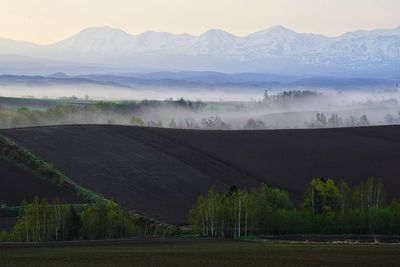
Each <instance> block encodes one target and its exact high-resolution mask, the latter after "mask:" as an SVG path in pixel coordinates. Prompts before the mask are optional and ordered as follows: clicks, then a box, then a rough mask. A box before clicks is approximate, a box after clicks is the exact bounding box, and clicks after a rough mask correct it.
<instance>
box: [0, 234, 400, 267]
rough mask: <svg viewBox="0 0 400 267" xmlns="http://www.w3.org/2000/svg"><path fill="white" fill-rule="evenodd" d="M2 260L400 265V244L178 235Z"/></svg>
mask: <svg viewBox="0 0 400 267" xmlns="http://www.w3.org/2000/svg"><path fill="white" fill-rule="evenodd" d="M0 266H185V267H186V266H400V245H390V244H385V245H383V244H379V245H340V244H264V243H256V242H239V241H236V242H235V241H198V240H187V241H176V240H173V241H150V242H135V243H121V244H108V245H107V244H95V245H94V244H92V245H87V244H85V245H73V246H71V245H67V246H65V245H64V246H61V245H56V246H52V245H50V244H49V245H47V246H43V245H40V246H39V247H37V246H33V247H32V246H30V247H27V246H25V247H15V246H3V247H1V248H0Z"/></svg>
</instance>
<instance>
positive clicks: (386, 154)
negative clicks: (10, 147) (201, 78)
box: [0, 125, 400, 224]
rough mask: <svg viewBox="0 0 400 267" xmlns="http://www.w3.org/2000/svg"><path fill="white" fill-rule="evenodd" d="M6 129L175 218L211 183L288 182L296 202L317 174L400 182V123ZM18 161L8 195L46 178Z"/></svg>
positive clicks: (121, 199) (5, 185)
mask: <svg viewBox="0 0 400 267" xmlns="http://www.w3.org/2000/svg"><path fill="white" fill-rule="evenodd" d="M0 134H4V135H6V136H8V137H9V138H11V139H12V140H14V141H15V142H16V143H17V144H19V145H20V146H22V147H25V148H26V149H28V150H30V151H31V152H32V153H34V154H35V155H37V156H39V157H41V158H43V159H45V160H46V161H48V162H50V163H51V164H53V165H54V166H55V167H56V168H58V169H59V170H61V171H62V172H64V173H65V174H66V175H67V176H68V177H69V178H71V179H72V180H74V181H75V182H77V183H78V184H81V185H83V186H85V187H87V188H88V189H90V190H93V191H95V192H98V193H100V194H102V195H103V196H105V197H108V198H113V199H114V200H115V201H117V202H118V203H120V204H122V205H123V206H125V207H129V208H132V209H134V210H136V211H138V212H140V213H143V214H145V215H147V216H150V217H154V218H159V219H160V220H162V221H165V222H168V223H174V224H181V223H185V222H186V214H187V212H188V210H189V209H190V207H191V206H192V205H193V203H194V202H195V201H196V199H197V197H198V196H199V195H200V194H205V193H206V192H207V191H208V190H209V189H210V188H211V187H213V188H215V189H216V190H219V191H228V190H229V188H230V187H231V186H233V185H235V186H239V187H240V186H256V185H259V184H261V183H265V184H268V185H271V186H274V187H279V188H283V189H286V190H287V191H288V192H289V193H290V195H291V197H292V198H293V200H294V201H295V203H300V202H301V200H302V194H303V192H304V191H305V189H306V187H307V185H308V183H309V182H310V180H311V178H312V177H319V178H333V179H335V180H339V179H345V180H346V181H347V182H349V183H350V184H351V185H354V184H357V183H359V182H360V181H362V180H365V179H367V178H368V177H371V176H374V177H376V178H381V179H382V180H383V182H384V184H385V187H386V192H387V197H388V198H389V199H390V198H392V197H395V196H397V194H398V188H399V187H400V177H399V176H398V174H399V173H400V164H399V159H400V139H399V136H400V127H399V126H382V127H365V128H338V129H315V130H265V131H264V130H262V131H205V130H201V131H200V130H175V129H159V128H141V127H129V126H112V125H74V126H52V127H37V128H20V129H7V130H1V131H0ZM0 163H1V162H0ZM11 168H12V167H11V166H9V165H8V164H5V163H1V164H0V173H1V174H2V175H1V179H2V180H3V181H2V187H1V189H0V190H1V192H0V195H2V194H3V192H2V191H8V190H11V188H13V190H15V191H14V192H18V191H19V190H22V191H21V192H25V191H23V190H26V188H32V186H38V185H40V182H38V185H32V184H30V183H24V181H23V180H21V181H17V180H15V179H20V178H18V177H22V176H23V179H26V180H29V179H30V178H27V177H25V176H24V175H27V174H19V172H20V171H19V170H17V169H15V171H12V169H11ZM3 174H5V175H3ZM16 174H18V175H16ZM15 183H18V184H19V185H20V186H18V188H16V187H15V186H14V184H15ZM25 187H26V188H25ZM33 188H34V187H33ZM45 190H46V191H49V190H50V191H51V190H53V189H45ZM54 190H56V189H54ZM57 190H60V189H57ZM54 192H56V191H54ZM62 193H65V192H60V194H62ZM21 194H22V193H21ZM24 194H25V193H24ZM5 197H6V198H7V195H5ZM9 198H10V199H9V200H7V199H4V200H2V201H3V202H6V203H7V201H11V200H13V201H15V199H13V198H15V197H14V196H13V195H10V194H9Z"/></svg>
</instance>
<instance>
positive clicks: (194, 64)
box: [0, 26, 400, 79]
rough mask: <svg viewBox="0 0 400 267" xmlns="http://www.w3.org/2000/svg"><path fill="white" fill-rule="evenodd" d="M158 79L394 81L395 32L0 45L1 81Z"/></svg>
mask: <svg viewBox="0 0 400 267" xmlns="http://www.w3.org/2000/svg"><path fill="white" fill-rule="evenodd" d="M155 71H218V72H261V73H262V72H269V73H275V74H279V75H298V76H301V75H308V76H310V75H315V76H327V75H329V76H348V77H373V78H382V79H399V78H400V27H398V28H395V29H379V30H372V31H364V30H359V31H354V32H349V33H345V34H343V35H340V36H336V37H328V36H324V35H318V34H309V33H297V32H295V31H292V30H290V29H287V28H285V27H283V26H274V27H271V28H268V29H265V30H261V31H258V32H255V33H253V34H249V35H247V36H236V35H233V34H230V33H228V32H226V31H223V30H218V29H212V30H209V31H207V32H205V33H203V34H201V35H199V36H193V35H189V34H179V35H176V34H171V33H165V32H152V31H148V32H144V33H142V34H139V35H132V34H129V33H126V32H124V31H123V30H120V29H115V28H110V27H107V26H105V27H92V28H87V29H84V30H82V31H81V32H79V33H77V34H75V35H73V36H71V37H69V38H67V39H65V40H62V41H60V42H57V43H54V44H49V45H38V44H34V43H30V42H25V41H15V40H9V39H4V38H0V74H6V73H7V74H49V73H54V72H65V73H69V74H75V75H76V74H88V73H124V72H155Z"/></svg>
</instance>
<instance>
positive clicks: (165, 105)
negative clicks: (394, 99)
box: [0, 91, 400, 130]
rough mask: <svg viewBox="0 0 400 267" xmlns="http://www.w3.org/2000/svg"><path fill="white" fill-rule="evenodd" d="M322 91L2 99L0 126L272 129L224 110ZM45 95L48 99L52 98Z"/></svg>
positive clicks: (353, 122)
mask: <svg viewBox="0 0 400 267" xmlns="http://www.w3.org/2000/svg"><path fill="white" fill-rule="evenodd" d="M324 97H325V96H324V95H323V94H321V93H318V92H314V91H284V92H281V93H278V94H275V95H268V92H265V95H264V99H263V100H262V101H261V102H256V103H253V104H251V105H250V107H247V108H246V109H245V108H244V107H243V106H242V104H236V105H235V106H234V108H232V107H230V108H228V107H227V106H226V103H223V102H221V103H211V104H210V103H204V102H201V101H190V100H185V99H183V98H181V99H177V100H173V99H167V100H165V101H151V100H143V101H139V102H133V101H126V102H104V101H89V100H79V99H77V98H75V97H72V98H68V99H61V100H59V101H61V103H62V104H57V105H50V106H49V107H45V106H44V107H25V106H14V107H13V108H10V107H8V106H7V105H0V128H18V127H34V126H46V125H68V124H119V125H132V126H143V127H160V128H177V129H206V130H231V129H232V130H233V129H236V130H240V129H244V130H263V129H274V128H277V127H278V125H279V120H277V121H276V122H275V124H271V122H269V123H267V122H266V121H263V120H262V119H261V118H258V117H257V116H254V117H252V115H245V116H247V118H246V119H245V120H244V121H240V122H238V123H235V125H234V126H233V125H231V123H229V122H227V121H226V118H224V115H223V114H224V112H228V113H229V112H231V111H232V110H233V111H234V112H238V111H243V112H244V114H247V112H250V111H251V112H253V113H254V112H256V113H257V112H258V111H257V110H262V111H263V112H267V111H268V110H273V109H274V108H288V107H291V105H292V104H296V103H297V104H298V103H303V102H304V101H316V102H318V101H319V99H321V98H324ZM49 101H50V102H52V100H49ZM55 103H58V102H55ZM303 104H304V103H303ZM231 109H232V110H231ZM220 112H222V113H221V114H222V115H221V114H220V115H218V114H219V113H220ZM178 114H179V115H178ZM232 114H234V113H232ZM249 114H250V113H249ZM314 114H315V115H311V114H309V115H308V118H307V119H305V118H302V117H299V119H298V120H302V121H297V122H296V125H297V126H296V127H301V128H337V127H360V126H369V125H376V122H371V120H370V119H369V118H368V117H367V115H365V114H362V115H357V116H353V115H346V116H345V117H341V116H339V115H338V114H336V113H334V112H316V113H314ZM153 115H154V116H153ZM235 116H237V117H239V118H240V117H242V115H241V114H240V113H237V114H236V113H235ZM243 116H244V115H243ZM382 116H383V117H382V118H381V120H380V122H379V123H378V124H385V125H393V124H400V111H399V112H398V113H396V114H390V113H388V114H386V115H382ZM228 117H229V116H228ZM231 117H232V116H231ZM160 118H162V119H160ZM303 120H304V121H303ZM287 127H289V126H286V128H287ZM278 128H279V127H278Z"/></svg>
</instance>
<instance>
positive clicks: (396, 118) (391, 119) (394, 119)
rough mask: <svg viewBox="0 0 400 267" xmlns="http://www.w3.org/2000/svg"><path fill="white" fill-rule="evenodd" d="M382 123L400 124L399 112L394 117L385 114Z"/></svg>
mask: <svg viewBox="0 0 400 267" xmlns="http://www.w3.org/2000/svg"><path fill="white" fill-rule="evenodd" d="M384 123H385V124H389V125H392V124H400V111H399V112H398V113H397V114H396V115H394V114H386V115H385V118H384Z"/></svg>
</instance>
